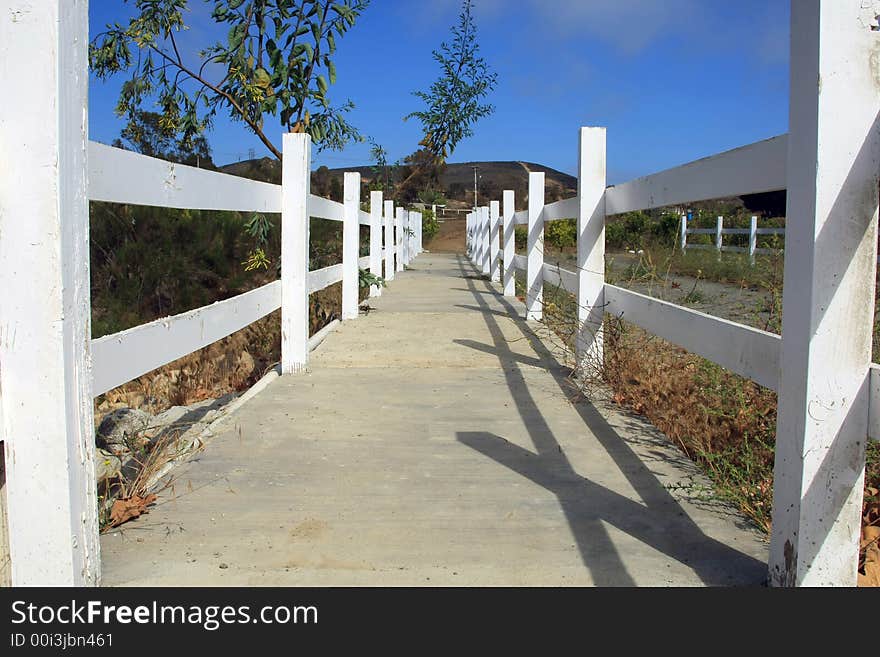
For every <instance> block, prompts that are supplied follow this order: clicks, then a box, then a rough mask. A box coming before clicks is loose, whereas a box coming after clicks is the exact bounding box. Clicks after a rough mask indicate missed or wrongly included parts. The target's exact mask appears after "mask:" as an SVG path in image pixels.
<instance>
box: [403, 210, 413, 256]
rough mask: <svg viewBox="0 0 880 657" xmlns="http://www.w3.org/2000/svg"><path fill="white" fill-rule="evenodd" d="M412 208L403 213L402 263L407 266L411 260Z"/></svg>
mask: <svg viewBox="0 0 880 657" xmlns="http://www.w3.org/2000/svg"><path fill="white" fill-rule="evenodd" d="M412 214H413V213H412V210H407V211H406V212H404V213H403V264H404V266H406V267H409V263H410V261H411V260H412Z"/></svg>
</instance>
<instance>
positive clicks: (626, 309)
mask: <svg viewBox="0 0 880 657" xmlns="http://www.w3.org/2000/svg"><path fill="white" fill-rule="evenodd" d="M605 304H606V307H605V310H606V312H608V313H610V314H612V315H614V316H616V317H620V318H622V319H624V320H626V321H628V322H632V323H633V324H636V325H637V326H640V327H642V328H643V329H645V330H646V331H648V332H649V333H652V334H654V335H656V336H659V337H661V338H663V339H664V340H668V341H669V342H672V343H673V344H677V345H678V346H679V347H683V348H684V349H687V350H688V351H692V352H694V353H695V354H699V355H700V356H703V357H704V358H708V359H709V360H711V361H712V362H714V363H717V364H718V365H720V366H721V367H724V368H726V369H728V370H730V371H731V372H734V373H735V374H739V375H740V376H744V377H746V378H747V379H751V380H752V381H755V382H756V383H759V384H760V385H762V386H765V387H767V388H772V389H774V390H775V389H776V386H777V384H778V380H779V345H780V338H779V336H778V335H774V334H773V333H768V332H766V331H761V330H759V329H754V328H751V327H749V326H744V325H742V324H737V323H736V322H731V321H728V320H726V319H721V318H720V317H713V316H712V315H707V314H706V313H701V312H700V311H698V310H691V309H690V308H683V307H681V306H677V305H675V304H672V303H668V302H666V301H661V300H659V299H654V298H653V297H649V296H645V295H644V294H639V293H637V292H632V291H630V290H625V289H623V288H620V287H617V286H615V285H606V286H605Z"/></svg>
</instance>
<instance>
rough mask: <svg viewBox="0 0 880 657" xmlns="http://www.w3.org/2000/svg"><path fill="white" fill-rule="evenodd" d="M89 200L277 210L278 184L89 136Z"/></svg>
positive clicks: (172, 206) (245, 210) (190, 207)
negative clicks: (195, 164)
mask: <svg viewBox="0 0 880 657" xmlns="http://www.w3.org/2000/svg"><path fill="white" fill-rule="evenodd" d="M89 199H90V200H92V201H109V202H111V203H130V204H132V205H151V206H159V207H163V208H181V209H192V210H232V211H238V212H281V185H272V184H270V183H264V182H259V181H257V180H250V179H248V178H242V177H240V176H231V175H229V174H227V173H220V172H218V171H210V170H209V169H199V168H196V167H191V166H187V165H185V164H177V163H175V162H168V161H167V160H160V159H158V158H155V157H147V156H146V155H141V154H140V153H133V152H131V151H125V150H122V149H121V148H113V147H112V146H106V145H104V144H99V143H97V142H94V141H90V142H89Z"/></svg>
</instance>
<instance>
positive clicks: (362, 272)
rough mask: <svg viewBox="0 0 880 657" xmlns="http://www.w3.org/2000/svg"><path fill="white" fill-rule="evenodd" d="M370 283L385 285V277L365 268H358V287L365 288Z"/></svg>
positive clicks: (379, 285)
mask: <svg viewBox="0 0 880 657" xmlns="http://www.w3.org/2000/svg"><path fill="white" fill-rule="evenodd" d="M371 285H376V286H378V287H386V285H387V284H386V282H385V279H384V278H383V277H381V276H377V275H376V274H374V273H372V272H369V271H367V270H366V269H358V287H360V288H365V287H370V286H371Z"/></svg>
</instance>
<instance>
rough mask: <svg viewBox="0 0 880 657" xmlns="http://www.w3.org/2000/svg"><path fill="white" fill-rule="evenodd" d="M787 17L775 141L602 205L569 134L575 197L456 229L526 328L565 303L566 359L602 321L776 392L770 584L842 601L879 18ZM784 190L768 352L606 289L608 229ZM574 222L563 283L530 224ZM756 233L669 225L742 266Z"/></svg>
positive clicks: (866, 277) (851, 3)
mask: <svg viewBox="0 0 880 657" xmlns="http://www.w3.org/2000/svg"><path fill="white" fill-rule="evenodd" d="M867 4H870V3H867ZM791 13H792V29H791V34H792V39H793V41H792V58H791V79H792V80H793V81H794V83H793V87H792V88H793V93H792V97H791V99H790V108H791V120H790V125H791V132H790V133H789V134H788V135H782V136H779V137H775V138H773V139H769V140H766V141H762V142H758V143H755V144H751V145H749V146H745V147H742V148H738V149H735V150H732V151H728V152H725V153H721V154H718V155H714V156H711V157H707V158H704V159H702V160H698V161H696V162H692V163H690V164H686V165H684V166H681V167H676V168H674V169H670V170H668V171H663V172H661V173H657V174H653V175H651V176H647V177H644V178H639V179H636V180H632V181H630V182H627V183H624V184H621V185H616V186H613V187H606V184H605V130H604V128H582V129H581V131H580V145H579V168H578V182H579V185H578V190H579V192H578V196H577V197H575V198H570V199H566V200H563V201H557V202H556V203H552V204H547V205H545V204H544V174H543V173H530V174H529V196H528V209H526V210H522V211H520V212H515V211H514V193H513V192H512V191H505V192H504V195H503V206H502V211H501V212H500V213H496V212H493V211H492V209H491V205H490V206H489V207H481V208H478V209H477V210H476V211H474V212H471V213H470V214H469V215H468V217H467V252H468V254H469V256H470V258H471V261H472V262H473V263H474V265H475V266H476V267H477V268H478V270H480V271H482V272H483V273H484V274H486V275H487V276H489V277H490V278H491V280H492V281H501V282H502V283H503V293H504V294H505V295H506V296H512V295H514V294H515V289H514V281H515V275H516V273H520V274H524V275H525V306H526V309H525V312H526V318H527V319H531V320H538V319H541V313H542V310H541V307H542V298H543V284H544V281H548V282H550V283H552V284H553V285H558V286H560V287H562V288H564V289H565V290H567V291H568V292H570V293H571V294H573V295H575V297H576V299H577V305H578V319H579V322H580V324H581V327H582V328H581V331H580V333H579V335H578V336H577V357H578V358H580V359H583V358H586V357H587V356H592V357H598V358H601V356H602V331H601V327H602V321H603V316H604V314H605V313H610V314H612V315H615V316H619V317H622V318H624V319H626V320H628V321H630V322H632V323H634V324H636V325H638V326H641V327H642V328H644V329H646V330H647V331H649V332H651V333H654V334H656V335H658V336H660V337H663V338H664V339H666V340H669V341H670V342H673V343H675V344H677V345H679V346H681V347H683V348H685V349H687V350H689V351H692V352H694V353H697V354H699V355H701V356H703V357H705V358H707V359H709V360H711V361H713V362H715V363H718V364H719V365H721V366H723V367H725V368H727V369H729V370H731V371H732V372H735V373H736V374H739V375H741V376H744V377H747V378H750V379H752V380H754V381H756V382H757V383H759V384H761V385H763V386H766V387H769V388H772V389H774V390H776V391H777V392H778V393H779V406H778V414H777V439H776V469H775V477H774V503H773V504H774V506H773V536H772V541H771V556H770V564H769V578H770V581H771V583H772V584H774V585H786V586H788V585H854V584H855V582H856V568H857V563H858V559H857V555H858V540H859V527H860V516H861V499H862V485H863V475H864V457H865V448H864V444H865V441H866V438H869V437H870V438H873V439H875V440H876V439H878V437H880V368H878V366H877V365H873V364H872V363H871V360H870V356H871V338H872V327H873V321H874V317H873V309H874V287H875V281H874V277H875V263H876V259H877V225H876V224H877V208H878V199H877V195H876V190H877V189H878V167H877V163H878V162H880V136H878V135H880V130H878V129H877V124H876V121H877V118H876V117H877V116H878V115H880V88H878V85H877V84H876V80H874V78H873V74H872V73H871V70H870V68H869V67H861V66H856V65H854V64H853V63H852V62H862V61H867V60H868V59H870V56H871V53H873V52H875V51H876V50H877V48H878V47H880V33H878V32H876V31H874V30H872V29H869V27H868V26H869V25H876V23H877V20H876V16H875V15H874V14H875V13H877V12H873V13H872V12H871V11H870V10H869V9H867V8H866V3H862V2H860V0H839V2H834V3H831V2H820V1H819V0H804V1H803V2H797V3H792V5H791ZM820 43H821V44H822V48H821V49H820ZM820 78H821V80H822V89H821V98H820V95H819V88H818V86H817V85H816V83H815V81H816V80H817V79H820ZM820 101H821V102H820ZM817 107H818V108H820V109H819V110H818V111H817ZM817 134H818V135H819V139H818V141H817V139H816V136H817ZM781 189H787V192H788V207H789V209H790V212H791V214H792V217H793V218H796V222H794V223H790V224H789V227H790V229H791V230H793V231H797V235H796V239H795V238H794V237H790V239H789V240H788V241H787V244H786V250H787V253H786V259H785V278H784V280H785V286H786V290H785V293H784V296H783V299H784V315H785V321H784V327H785V328H784V332H783V335H782V336H779V335H774V334H771V333H767V332H765V331H760V330H758V329H754V328H751V327H749V326H745V325H742V324H738V323H736V322H731V321H728V320H724V319H721V318H718V317H713V316H711V315H707V314H705V313H702V312H699V311H696V310H692V309H689V308H684V307H681V306H677V305H675V304H671V303H668V302H665V301H660V300H658V299H654V298H651V297H648V296H645V295H642V294H638V293H636V292H632V291H629V290H625V289H622V288H619V287H616V286H614V285H609V284H607V283H605V281H604V251H605V240H604V225H605V218H606V216H610V215H614V214H619V213H622V212H630V211H636V210H645V209H651V208H658V207H666V206H671V205H679V204H683V203H688V202H694V201H701V200H709V199H715V198H724V197H731V196H742V195H745V194H755V193H760V192H769V191H775V190H781ZM863 190H874V191H873V193H871V194H868V195H866V194H864V193H863ZM499 217H500V218H499ZM572 217H577V222H578V223H577V231H578V247H577V248H578V254H577V267H578V268H577V271H567V270H564V269H561V268H559V267H556V266H551V265H548V264H546V263H545V262H544V260H543V241H544V223H545V222H547V221H552V220H554V219H561V218H572ZM516 224H522V225H526V226H527V227H528V239H527V246H526V255H525V256H520V255H515V254H514V248H513V233H514V231H513V228H514V225H516ZM756 224H757V222H756V220H753V221H752V225H751V227H750V228H749V229H724V228H723V220H721V219H719V221H718V225H717V226H716V228H715V229H706V230H702V229H697V230H690V229H688V228H687V224H686V222H683V223H682V233H681V245H682V246H683V247H684V246H690V247H691V248H693V246H695V245H687V235H688V234H699V233H703V232H705V233H713V234H715V236H716V241H715V245H712V246H710V247H708V248H714V249H718V250H720V251H724V250H729V251H735V250H742V251H743V252H746V253H749V254H750V255H752V256H754V254H755V253H761V250H760V249H758V248H757V245H756V241H757V236H758V235H761V234H771V233H772V234H780V233H781V230H782V229H776V228H773V229H758V228H757V225H756ZM730 234H747V235H749V239H750V246H749V248H748V249H746V248H744V247H741V249H740V248H737V247H730V246H727V247H725V246H724V244H723V242H722V240H723V235H730ZM499 235H500V238H499ZM499 239H500V244H499ZM856 265H858V266H856Z"/></svg>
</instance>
